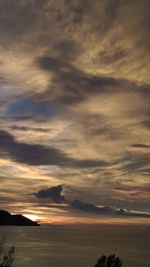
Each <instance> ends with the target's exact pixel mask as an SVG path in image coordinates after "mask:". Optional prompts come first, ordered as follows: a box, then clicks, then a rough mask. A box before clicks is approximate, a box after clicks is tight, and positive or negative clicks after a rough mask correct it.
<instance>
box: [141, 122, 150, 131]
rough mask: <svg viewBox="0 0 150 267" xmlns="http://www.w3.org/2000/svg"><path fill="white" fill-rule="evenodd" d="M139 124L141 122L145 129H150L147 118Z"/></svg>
mask: <svg viewBox="0 0 150 267" xmlns="http://www.w3.org/2000/svg"><path fill="white" fill-rule="evenodd" d="M141 124H142V126H144V127H145V128H146V129H148V130H149V129H150V121H148V120H147V121H143V122H142V123H141Z"/></svg>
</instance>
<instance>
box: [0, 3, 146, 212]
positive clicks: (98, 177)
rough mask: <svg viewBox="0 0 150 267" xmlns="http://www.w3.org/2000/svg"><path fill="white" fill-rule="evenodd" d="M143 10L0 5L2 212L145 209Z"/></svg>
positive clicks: (133, 6)
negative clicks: (60, 205)
mask: <svg viewBox="0 0 150 267" xmlns="http://www.w3.org/2000/svg"><path fill="white" fill-rule="evenodd" d="M149 4H150V2H149V0H143V1H141V0H137V1H130V0H127V1H118V0H111V1H109V0H93V1H90V0H87V1H84V0H83V1H82V0H77V1H68V0H43V1H37V0H20V1H18V0H13V1H12V0H3V1H0V17H1V22H0V39H1V43H0V53H1V59H0V183H1V198H0V201H1V203H2V206H3V205H8V206H9V207H11V206H13V205H14V206H13V207H14V210H15V209H16V208H15V207H16V206H15V205H18V206H19V205H20V204H19V203H24V205H25V206H27V205H29V202H30V201H31V202H30V205H31V210H32V209H33V210H34V208H35V206H34V205H36V204H37V203H36V204H35V202H36V201H40V196H41V195H42V196H45V199H44V201H45V202H46V201H47V196H49V197H51V196H52V195H51V194H53V193H52V192H51V188H53V187H54V191H55V185H56V184H65V196H66V198H67V199H70V200H72V201H73V200H74V199H79V200H80V203H78V204H80V205H79V206H83V207H84V203H93V206H91V208H92V207H93V209H95V207H96V208H97V206H100V205H102V206H104V207H106V206H108V207H109V206H111V205H112V206H117V207H120V208H122V209H124V208H127V209H131V210H143V211H144V212H147V211H148V210H149V200H150V199H149V193H148V188H149V180H148V178H149V175H150V160H149V158H150V151H149V148H150V140H149V129H150V122H149V117H150V108H149V107H150V105H149V104H150V103H149V99H150V86H149V85H150V80H149V73H150V69H149V41H150V40H149V7H150V6H149ZM8 185H10V186H9V187H8ZM8 188H9V189H8ZM40 188H49V189H44V191H43V190H42V191H41V189H40ZM57 189H59V190H60V189H61V188H60V187H59V188H57V187H56V194H57ZM59 190H58V199H59V198H61V197H62V198H63V196H62V195H61V192H60V191H61V190H60V191H59ZM29 191H30V192H31V193H33V192H37V193H35V194H37V195H36V196H37V198H35V199H34V200H33V199H32V198H31V199H30V197H29V196H28V197H27V196H26V194H24V193H23V192H29ZM52 191H53V190H52ZM20 192H22V193H20ZM30 192H29V193H30ZM54 195H55V193H54ZM51 198H52V199H53V197H51ZM56 199H57V197H56ZM34 201H35V202H34ZM45 202H44V203H45ZM72 203H73V202H72ZM40 205H41V204H40ZM72 205H73V204H72ZM85 205H86V204H85ZM40 208H41V212H42V207H40ZM87 208H88V207H87ZM74 210H75V209H74ZM15 211H16V212H18V211H17V210H15ZM20 212H21V208H20ZM56 214H57V212H56ZM59 215H60V214H59ZM46 216H47V215H46Z"/></svg>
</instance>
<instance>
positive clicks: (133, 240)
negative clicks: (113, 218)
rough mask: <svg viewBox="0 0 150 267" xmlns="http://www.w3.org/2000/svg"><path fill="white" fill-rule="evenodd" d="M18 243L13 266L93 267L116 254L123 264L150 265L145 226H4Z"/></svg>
mask: <svg viewBox="0 0 150 267" xmlns="http://www.w3.org/2000/svg"><path fill="white" fill-rule="evenodd" d="M2 234H6V235H7V240H8V241H9V243H10V244H14V245H15V246H16V261H15V264H14V267H93V266H94V264H95V263H96V260H97V259H98V258H99V256H100V255H101V254H103V253H106V254H109V253H113V252H114V253H116V254H117V255H119V256H120V257H121V259H122V260H123V263H124V264H123V266H124V267H149V266H150V256H149V251H150V231H149V228H148V227H144V226H136V227H134V226H109V225H107V226H41V227H1V228H0V235H2Z"/></svg>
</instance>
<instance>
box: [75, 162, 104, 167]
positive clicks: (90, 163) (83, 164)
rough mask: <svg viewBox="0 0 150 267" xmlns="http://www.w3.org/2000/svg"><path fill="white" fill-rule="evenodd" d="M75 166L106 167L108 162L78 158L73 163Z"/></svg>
mask: <svg viewBox="0 0 150 267" xmlns="http://www.w3.org/2000/svg"><path fill="white" fill-rule="evenodd" d="M73 165H74V166H75V167H76V168H95V167H108V166H109V163H107V162H106V161H100V160H78V161H76V162H74V164H73Z"/></svg>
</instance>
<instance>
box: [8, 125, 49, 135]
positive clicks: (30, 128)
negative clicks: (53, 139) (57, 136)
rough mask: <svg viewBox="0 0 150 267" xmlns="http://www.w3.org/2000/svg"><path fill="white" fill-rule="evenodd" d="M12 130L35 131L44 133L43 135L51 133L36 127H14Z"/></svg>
mask: <svg viewBox="0 0 150 267" xmlns="http://www.w3.org/2000/svg"><path fill="white" fill-rule="evenodd" d="M10 129H11V130H15V131H25V132H26V131H35V132H42V133H47V132H50V129H45V128H36V127H25V126H17V125H12V126H11V127H10Z"/></svg>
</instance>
